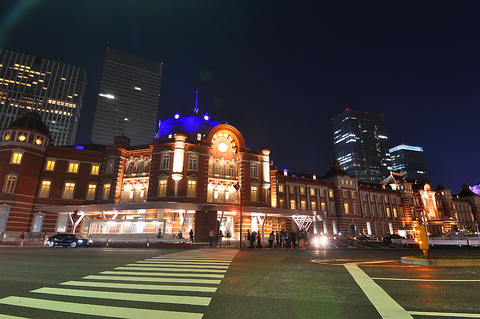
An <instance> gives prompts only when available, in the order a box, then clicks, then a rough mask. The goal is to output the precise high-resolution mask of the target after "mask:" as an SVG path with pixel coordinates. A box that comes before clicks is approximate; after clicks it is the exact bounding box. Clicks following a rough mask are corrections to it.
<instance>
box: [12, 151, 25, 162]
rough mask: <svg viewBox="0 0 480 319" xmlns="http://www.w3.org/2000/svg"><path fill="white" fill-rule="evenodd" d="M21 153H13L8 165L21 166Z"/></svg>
mask: <svg viewBox="0 0 480 319" xmlns="http://www.w3.org/2000/svg"><path fill="white" fill-rule="evenodd" d="M22 158H23V153H22V152H13V153H12V158H11V160H10V164H22Z"/></svg>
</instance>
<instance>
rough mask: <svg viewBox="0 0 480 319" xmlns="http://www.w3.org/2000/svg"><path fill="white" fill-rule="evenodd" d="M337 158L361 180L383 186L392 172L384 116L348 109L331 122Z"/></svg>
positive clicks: (346, 169)
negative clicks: (381, 183) (382, 183)
mask: <svg viewBox="0 0 480 319" xmlns="http://www.w3.org/2000/svg"><path fill="white" fill-rule="evenodd" d="M332 125H333V138H334V144H335V158H336V159H337V161H338V162H339V163H340V166H341V167H342V169H343V170H345V171H346V172H347V173H349V174H350V175H355V176H357V177H358V179H359V180H360V181H363V182H371V183H380V182H381V181H383V180H384V179H385V178H386V177H387V176H389V170H391V159H390V154H389V153H388V150H389V149H388V137H387V131H386V129H385V120H384V118H383V115H380V114H374V113H367V112H361V111H355V110H350V109H346V110H345V111H344V112H343V113H341V114H339V115H337V116H336V117H334V118H333V119H332Z"/></svg>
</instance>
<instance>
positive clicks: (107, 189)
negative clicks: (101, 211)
mask: <svg viewBox="0 0 480 319" xmlns="http://www.w3.org/2000/svg"><path fill="white" fill-rule="evenodd" d="M109 196H110V184H105V185H103V193H102V199H103V200H107V199H108V197H109Z"/></svg>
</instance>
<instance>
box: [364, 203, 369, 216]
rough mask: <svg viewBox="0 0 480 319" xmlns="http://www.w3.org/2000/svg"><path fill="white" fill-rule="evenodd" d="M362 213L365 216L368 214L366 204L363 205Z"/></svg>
mask: <svg viewBox="0 0 480 319" xmlns="http://www.w3.org/2000/svg"><path fill="white" fill-rule="evenodd" d="M363 214H364V215H365V216H368V206H367V205H365V206H364V207H363Z"/></svg>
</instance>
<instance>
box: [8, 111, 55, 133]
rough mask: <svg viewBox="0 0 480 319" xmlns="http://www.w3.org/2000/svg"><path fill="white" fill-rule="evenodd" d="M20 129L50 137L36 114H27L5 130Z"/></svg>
mask: <svg viewBox="0 0 480 319" xmlns="http://www.w3.org/2000/svg"><path fill="white" fill-rule="evenodd" d="M9 128H21V129H27V130H32V131H37V132H39V133H42V134H45V135H47V136H49V137H50V131H49V129H48V127H47V125H46V124H45V123H43V121H42V118H41V117H40V115H39V114H38V113H37V112H29V113H27V114H25V115H24V116H23V117H21V118H19V119H18V120H15V121H13V122H12V124H10V125H9V126H8V127H7V128H6V129H9Z"/></svg>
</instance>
